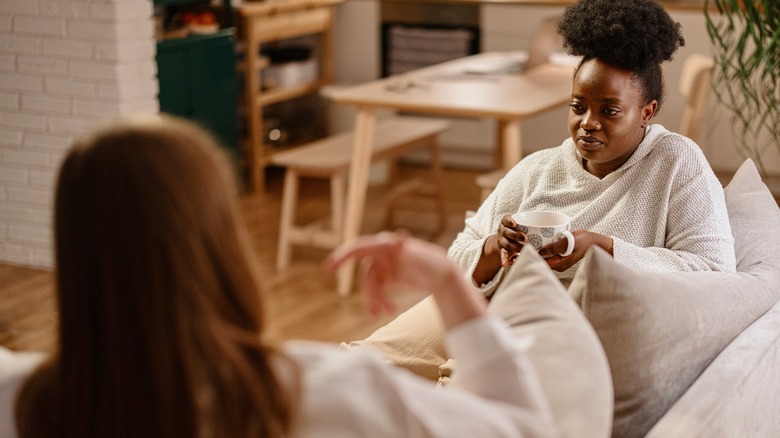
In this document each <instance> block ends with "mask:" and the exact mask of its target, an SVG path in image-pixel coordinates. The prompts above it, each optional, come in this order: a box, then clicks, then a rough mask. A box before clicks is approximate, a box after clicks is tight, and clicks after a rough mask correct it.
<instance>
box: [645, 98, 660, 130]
mask: <svg viewBox="0 0 780 438" xmlns="http://www.w3.org/2000/svg"><path fill="white" fill-rule="evenodd" d="M656 110H658V101H657V100H655V99H653V100H651V101H650V102H647V103H646V104H645V106H643V107H642V125H643V126H647V125H648V124H649V123H650V120H651V119H652V118H653V116H655V112H656Z"/></svg>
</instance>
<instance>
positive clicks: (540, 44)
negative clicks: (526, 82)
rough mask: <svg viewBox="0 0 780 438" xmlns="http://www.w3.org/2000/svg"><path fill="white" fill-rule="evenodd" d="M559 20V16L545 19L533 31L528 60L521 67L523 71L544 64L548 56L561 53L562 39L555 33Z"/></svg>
mask: <svg viewBox="0 0 780 438" xmlns="http://www.w3.org/2000/svg"><path fill="white" fill-rule="evenodd" d="M560 19H561V17H560V16H553V17H547V18H545V19H544V20H542V22H541V23H540V24H539V26H538V27H537V28H536V29H535V30H534V36H533V37H532V38H531V44H530V46H528V60H527V61H526V62H525V65H524V66H523V70H524V71H528V70H530V69H532V68H534V67H536V66H538V65H541V64H544V63H546V62H547V61H548V60H549V59H550V55H552V54H553V53H555V52H561V51H563V37H561V36H560V35H558V32H557V28H558V21H559V20H560Z"/></svg>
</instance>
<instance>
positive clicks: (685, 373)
mask: <svg viewBox="0 0 780 438" xmlns="http://www.w3.org/2000/svg"><path fill="white" fill-rule="evenodd" d="M725 193H726V206H727V208H728V211H729V219H730V221H731V227H732V230H733V235H734V238H735V252H736V256H737V258H736V259H737V270H738V272H737V273H723V272H676V273H661V274H659V273H648V272H643V271H639V270H635V269H630V268H627V267H625V266H623V265H621V264H620V263H618V262H616V261H615V260H614V259H612V257H610V256H609V255H608V254H607V253H606V252H604V251H603V250H601V249H598V248H592V249H591V250H590V251H589V253H588V255H587V256H586V258H585V260H584V261H583V264H582V266H581V267H580V268H579V270H578V271H577V274H576V275H575V278H574V280H573V281H572V284H571V286H570V287H569V292H570V293H571V294H572V296H574V297H577V298H578V300H579V301H580V302H581V307H582V310H583V312H584V314H585V316H586V317H587V318H588V319H589V320H590V322H591V323H592V324H593V327H594V328H595V330H596V333H597V334H598V336H599V339H600V340H601V342H602V345H603V346H604V349H605V351H606V353H607V357H608V359H609V364H610V366H611V368H612V378H613V384H614V388H615V419H614V426H613V436H616V437H632V436H643V435H645V434H646V433H647V431H648V430H649V429H650V428H651V427H652V426H653V424H654V423H655V422H656V421H657V420H658V419H659V418H660V417H661V416H662V415H663V414H664V413H665V412H666V411H667V410H668V409H669V407H670V406H671V405H672V404H673V403H674V402H675V401H676V400H677V399H678V398H679V397H680V396H681V395H682V394H683V393H684V392H685V391H686V389H687V388H688V387H689V386H690V385H691V384H692V383H693V381H694V380H696V378H697V377H698V376H699V375H700V374H701V373H702V371H703V370H704V369H705V368H706V367H707V365H708V364H709V363H710V362H712V360H713V359H714V358H715V357H716V356H717V355H718V353H720V351H721V350H723V348H724V347H726V346H727V345H728V344H729V342H731V340H732V339H734V338H735V337H736V336H737V335H739V333H740V332H742V330H744V329H745V328H746V327H747V326H749V325H750V324H751V323H753V322H754V321H755V320H756V319H758V318H759V317H760V316H761V315H762V314H763V313H764V312H766V311H767V310H768V309H769V308H770V307H772V306H773V305H774V304H775V303H776V302H777V301H778V299H779V298H780V287H778V285H780V258H778V257H777V250H778V249H779V248H780V209H779V208H778V206H777V203H776V202H775V200H774V198H773V197H772V195H771V193H770V192H769V190H768V189H767V188H766V186H765V185H764V184H763V182H762V181H761V179H760V177H759V175H758V172H757V171H756V169H755V166H754V164H753V163H752V161H749V160H748V161H746V162H745V163H744V164H743V165H742V166H741V167H740V169H739V170H738V172H737V173H736V174H735V175H734V178H733V180H732V182H731V183H730V184H729V186H728V187H727V188H726V190H725Z"/></svg>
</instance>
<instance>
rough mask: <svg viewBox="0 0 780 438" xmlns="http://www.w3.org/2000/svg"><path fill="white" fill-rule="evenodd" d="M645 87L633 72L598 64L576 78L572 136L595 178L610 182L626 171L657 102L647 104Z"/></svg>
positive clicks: (594, 61)
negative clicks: (612, 176)
mask: <svg viewBox="0 0 780 438" xmlns="http://www.w3.org/2000/svg"><path fill="white" fill-rule="evenodd" d="M641 87H642V85H641V83H640V82H638V81H636V80H635V79H634V74H633V73H632V72H630V71H628V70H623V69H620V68H618V67H613V66H611V65H608V64H605V63H603V62H601V61H599V60H598V59H590V60H588V61H585V62H584V63H583V64H582V65H581V66H580V68H579V70H578V71H577V73H576V74H575V76H574V84H573V86H572V93H571V103H570V104H569V106H570V110H569V131H570V132H571V138H572V140H574V144H575V145H576V146H577V150H579V152H580V154H581V155H582V157H583V159H584V163H583V164H584V166H585V169H586V170H587V171H588V172H590V173H591V174H593V175H596V176H597V177H599V178H604V177H605V176H607V175H608V174H610V173H611V172H612V171H614V170H615V169H617V168H618V167H620V166H622V165H623V163H625V162H626V160H628V158H629V157H630V156H631V154H632V153H634V150H635V149H636V147H637V146H639V143H640V142H641V141H642V139H643V138H644V136H645V127H646V126H647V124H648V123H649V122H650V119H651V118H652V117H653V114H654V113H655V110H656V107H657V102H656V101H655V100H652V101H650V102H644V99H643V97H642V94H643V90H642V88H641Z"/></svg>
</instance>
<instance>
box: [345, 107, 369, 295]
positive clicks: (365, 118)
mask: <svg viewBox="0 0 780 438" xmlns="http://www.w3.org/2000/svg"><path fill="white" fill-rule="evenodd" d="M375 127H376V115H375V114H374V110H373V108H363V107H360V108H358V110H357V114H356V115H355V138H354V144H353V145H352V162H351V163H350V165H349V183H348V189H347V211H346V214H345V222H344V229H343V239H344V242H349V241H351V240H354V239H355V238H357V236H359V235H360V230H361V226H362V224H363V210H364V208H365V204H366V191H367V189H368V172H369V170H370V166H371V149H372V147H373V141H374V129H375ZM354 279H355V264H354V263H352V262H350V263H346V264H345V265H344V266H343V267H342V268H341V269H340V270H339V272H338V277H337V287H338V293H339V295H340V296H342V297H344V296H347V295H349V293H350V292H351V291H352V283H353V281H354Z"/></svg>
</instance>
